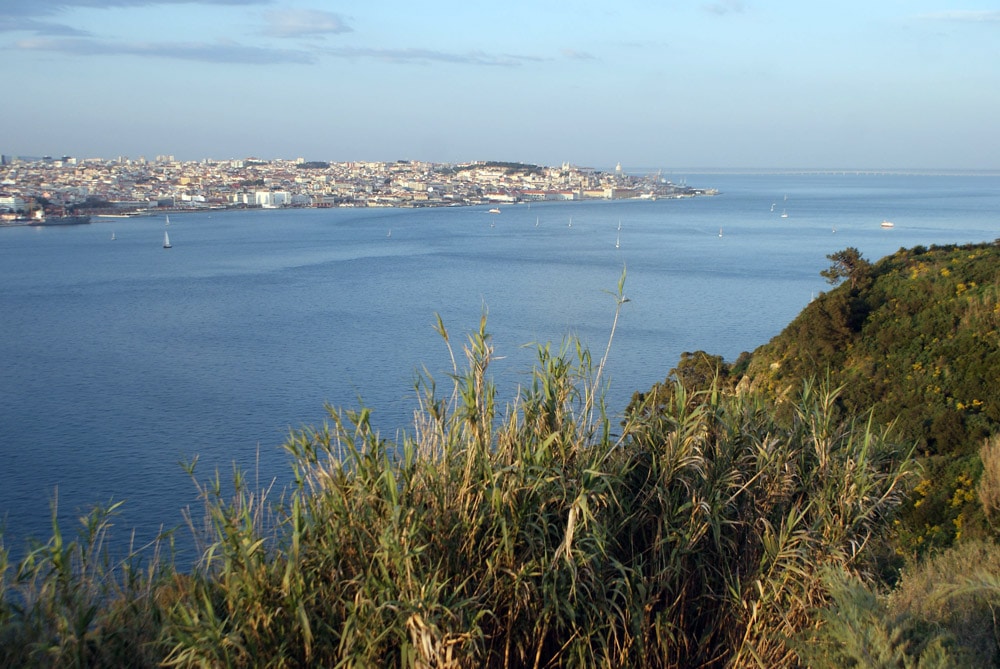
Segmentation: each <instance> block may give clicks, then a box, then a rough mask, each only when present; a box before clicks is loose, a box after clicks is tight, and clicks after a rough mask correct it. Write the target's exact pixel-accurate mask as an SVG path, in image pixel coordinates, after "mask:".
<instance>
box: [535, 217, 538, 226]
mask: <svg viewBox="0 0 1000 669" xmlns="http://www.w3.org/2000/svg"><path fill="white" fill-rule="evenodd" d="M535 227H536V228H537V227H538V217H537V216H535Z"/></svg>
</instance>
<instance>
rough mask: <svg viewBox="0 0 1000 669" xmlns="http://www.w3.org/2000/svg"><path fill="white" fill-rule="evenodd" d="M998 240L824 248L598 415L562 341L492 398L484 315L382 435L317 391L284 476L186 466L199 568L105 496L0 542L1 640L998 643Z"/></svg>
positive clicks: (584, 354)
mask: <svg viewBox="0 0 1000 669" xmlns="http://www.w3.org/2000/svg"><path fill="white" fill-rule="evenodd" d="M998 256H1000V246H998V245H976V246H962V247H940V248H931V249H913V250H909V251H907V250H900V251H899V252H897V253H896V254H894V255H892V256H889V257H887V258H885V259H883V260H881V261H879V262H877V263H873V264H872V263H868V262H867V261H865V260H864V259H863V258H861V256H860V254H855V253H854V252H852V250H851V249H848V250H847V251H845V252H841V253H838V254H832V255H831V256H830V259H831V261H832V262H833V263H834V264H833V265H832V266H831V269H830V270H828V274H826V275H827V276H828V278H830V279H832V280H833V282H834V283H837V282H840V281H843V283H842V285H839V286H838V287H836V288H834V289H833V290H831V291H830V292H829V293H827V294H823V295H821V296H820V297H819V298H817V299H816V300H815V301H814V302H813V303H812V304H810V305H809V307H808V308H807V309H805V310H804V311H803V312H802V314H800V316H799V317H798V318H796V319H795V321H793V322H792V324H790V325H789V327H788V328H786V330H785V331H784V332H783V333H781V334H780V335H779V336H778V337H776V338H775V339H774V340H772V341H771V342H770V343H769V344H767V345H766V346H763V347H761V348H760V349H758V350H757V351H755V352H754V353H753V354H745V355H743V356H741V357H740V359H739V360H737V361H736V362H735V363H733V364H727V363H726V362H725V361H723V360H722V359H721V358H720V357H718V356H713V355H710V354H708V353H705V352H703V351H698V352H694V353H685V354H684V355H683V356H682V357H681V360H680V361H679V363H678V366H677V367H676V368H675V369H674V370H672V371H671V373H670V375H669V377H668V378H667V380H666V381H665V382H664V383H660V384H656V385H655V386H654V387H653V388H651V389H650V390H649V391H648V392H643V393H637V394H636V395H635V396H634V397H633V400H632V403H631V404H630V406H629V407H628V409H627V411H626V413H625V416H624V419H623V420H622V422H621V423H620V425H617V426H615V425H613V424H612V422H611V421H610V420H609V419H608V416H607V414H606V412H605V410H604V407H603V403H602V399H601V398H602V392H601V389H602V381H601V373H602V370H603V367H604V360H601V361H600V362H599V363H598V364H597V365H596V370H595V368H594V366H593V364H592V360H591V357H590V354H589V352H588V351H586V350H584V349H582V348H581V347H580V346H579V345H578V344H575V343H573V342H570V343H568V344H567V345H565V346H564V347H563V348H562V349H561V350H559V351H558V352H553V351H552V350H551V347H550V346H542V347H539V349H538V357H537V363H536V365H535V369H534V370H533V375H532V380H531V382H530V383H529V384H528V385H527V386H526V387H525V388H523V389H522V390H521V391H519V393H518V395H517V396H516V397H514V398H513V399H511V400H510V401H509V402H508V403H507V404H506V405H503V406H501V405H500V404H499V403H498V398H497V397H496V392H495V389H494V388H493V386H492V383H491V382H490V377H489V373H488V370H489V366H490V362H491V359H492V348H491V346H490V338H489V335H488V334H487V332H486V329H485V318H484V320H483V323H482V324H481V326H480V329H479V331H478V332H476V333H474V334H473V335H471V336H470V337H469V339H468V341H467V343H466V345H465V347H464V350H465V355H466V365H465V369H464V371H460V370H459V367H458V365H457V363H454V355H452V360H453V365H454V374H453V377H452V383H451V384H450V392H449V393H448V394H447V395H446V396H444V397H442V396H441V395H440V394H439V393H438V390H437V385H436V383H435V381H434V380H433V379H431V378H429V377H426V376H425V377H423V378H422V379H421V380H420V381H419V382H418V385H417V389H418V396H419V397H420V400H419V405H418V407H417V411H416V412H415V418H414V423H413V426H412V431H411V432H410V433H408V434H406V435H404V436H402V437H400V439H399V440H398V441H395V442H390V441H387V440H385V439H384V438H382V437H381V435H380V434H379V432H378V431H377V430H376V429H375V428H374V426H373V425H372V423H371V420H370V417H371V414H370V412H369V411H368V410H367V409H365V408H361V409H358V410H356V411H340V410H335V409H333V408H330V409H329V423H328V424H326V425H324V426H322V427H318V428H310V429H304V430H301V431H298V432H296V433H294V434H293V435H292V436H291V437H290V439H289V441H288V443H287V444H286V448H287V450H288V452H289V454H290V457H291V462H292V466H293V469H294V474H295V477H294V478H295V485H294V486H292V487H291V489H289V490H287V491H284V492H283V493H282V494H280V495H279V496H277V497H275V496H274V494H273V493H272V491H270V490H256V489H253V488H252V487H250V486H249V485H248V484H247V482H246V480H245V478H244V476H243V474H242V473H241V472H236V473H235V475H234V481H233V483H234V486H233V487H234V489H235V493H234V495H233V496H232V497H231V498H228V497H227V496H224V495H223V493H222V490H223V485H222V483H221V481H220V477H219V476H218V475H216V476H215V477H214V478H213V479H211V480H210V481H208V482H207V483H197V480H196V483H197V485H198V486H199V490H200V491H201V493H202V495H203V497H204V499H205V509H206V522H205V524H204V526H203V527H202V526H199V528H200V529H199V530H198V532H197V536H198V538H199V540H200V542H201V545H202V552H201V554H202V559H201V562H200V563H199V565H198V567H197V568H196V569H194V570H193V571H191V572H190V573H181V572H179V571H178V570H177V569H176V568H175V567H174V566H173V565H172V564H171V563H170V562H169V561H168V560H163V559H161V557H160V555H159V553H158V552H157V551H156V550H155V549H147V550H146V551H136V552H135V553H134V554H132V555H130V556H128V557H127V558H126V559H124V560H122V561H118V562H113V561H112V560H111V558H110V557H109V555H108V553H107V551H106V550H105V549H104V540H105V535H106V532H107V529H108V527H109V523H110V519H111V518H112V517H113V514H114V512H115V510H116V509H115V508H110V509H98V510H95V511H94V512H93V513H92V514H91V515H90V516H88V517H87V518H84V519H83V524H82V525H81V530H80V533H79V535H78V536H77V538H76V539H74V540H72V541H65V540H64V539H63V537H62V533H61V530H60V528H59V527H58V525H57V524H56V523H55V522H54V523H53V534H52V537H51V538H50V539H49V541H48V542H47V543H46V544H44V545H38V546H35V547H34V548H33V549H32V550H31V551H30V552H29V554H28V556H27V557H26V558H25V559H24V560H22V561H20V562H19V563H18V564H17V565H8V564H7V557H6V553H4V552H3V551H2V549H0V579H2V581H0V586H2V593H3V594H2V599H0V665H4V666H7V665H12V666H80V667H82V666H118V665H121V664H128V665H130V666H157V665H160V664H165V665H167V666H179V667H187V666H236V667H239V666H251V665H252V666H268V667H271V666H273V667H293V666H344V667H348V666H350V667H367V666H408V667H464V666H477V667H478V666H497V667H521V666H534V667H555V666H587V667H590V666H605V667H611V666H614V667H619V666H624V667H690V666H704V667H750V666H753V667H762V666H766V667H782V666H814V667H825V666H829V667H833V666H837V667H840V666H864V667H869V666H871V667H950V666H995V665H996V664H997V663H998V662H1000V652H998V650H1000V648H998V645H997V639H998V638H1000V629H998V628H997V623H996V620H995V616H994V613H993V612H994V610H995V607H996V605H997V604H998V603H1000V576H998V573H1000V549H998V547H997V546H996V545H995V544H994V543H993V538H994V537H995V528H996V527H997V526H998V523H1000V436H997V435H998V434H1000V431H998V430H997V429H996V428H997V422H998V421H1000V406H998V404H997V403H998V402H1000V398H998V397H997V396H996V393H995V392H993V391H995V384H996V379H997V378H1000V342H998V336H1000V335H998V333H1000V300H998V299H997V298H998V286H1000V279H998V272H1000V263H998V260H1000V258H998ZM623 282H624V277H623ZM622 291H623V285H622V284H620V285H619V293H618V308H619V309H620V308H621V307H622V305H623V304H624V302H625V301H626V300H625V299H624V297H623V295H622ZM617 315H618V312H617V311H616V318H615V322H617ZM439 331H440V334H441V336H442V337H443V339H444V341H445V342H446V344H447V345H448V350H449V352H451V343H450V336H449V334H448V332H447V331H446V330H445V328H444V327H443V325H442V324H440V322H439ZM605 355H607V354H605ZM191 473H192V476H194V465H193V464H192V465H191ZM897 512H899V513H898V514H897ZM192 527H194V523H192ZM150 551H151V553H150Z"/></svg>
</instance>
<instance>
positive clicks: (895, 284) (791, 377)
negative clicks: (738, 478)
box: [654, 241, 1000, 555]
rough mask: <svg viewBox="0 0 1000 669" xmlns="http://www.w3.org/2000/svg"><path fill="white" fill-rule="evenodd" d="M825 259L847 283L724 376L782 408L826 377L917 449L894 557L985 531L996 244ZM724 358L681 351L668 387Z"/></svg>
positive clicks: (699, 379)
mask: <svg viewBox="0 0 1000 669" xmlns="http://www.w3.org/2000/svg"><path fill="white" fill-rule="evenodd" d="M829 257H830V259H831V260H832V261H833V265H832V266H831V269H830V270H826V271H824V272H823V275H824V276H827V277H828V278H829V279H830V280H831V281H832V282H834V283H838V282H841V281H842V283H840V285H838V286H837V287H836V288H833V289H831V290H830V291H829V292H826V293H823V294H821V295H820V296H819V297H817V298H816V299H815V300H813V302H811V303H810V304H809V305H808V306H807V307H806V308H805V309H804V310H803V311H802V312H801V313H800V314H799V315H798V317H796V318H795V320H793V321H792V322H791V323H790V324H789V325H788V326H787V327H786V328H785V329H784V330H783V331H782V332H781V333H780V334H779V335H777V336H776V337H774V339H772V340H771V341H770V342H768V343H767V344H765V345H764V346H761V347H760V348H758V349H757V350H756V351H754V352H753V353H752V354H750V355H749V356H747V355H744V356H743V357H741V359H740V360H738V361H737V362H736V363H735V364H733V365H721V367H720V373H721V375H722V377H723V378H724V379H725V380H726V381H727V383H729V384H731V385H735V384H737V383H739V384H742V386H743V387H747V386H749V387H751V388H753V389H756V390H761V391H763V392H764V394H765V395H767V396H769V397H771V398H772V399H775V400H778V401H779V402H780V401H781V400H782V399H783V398H785V397H787V396H788V395H789V393H790V392H792V391H793V390H794V389H795V388H798V387H799V386H800V384H801V382H802V380H803V379H809V378H816V379H826V378H829V380H830V382H831V384H832V385H834V386H843V390H842V392H841V402H842V408H843V409H844V410H845V411H846V413H848V414H858V413H864V412H866V411H868V410H869V409H872V410H873V414H874V418H875V419H876V421H878V422H879V423H882V424H889V423H892V424H893V426H894V427H893V429H894V432H893V434H894V435H895V437H896V438H897V439H899V440H901V441H903V442H904V443H911V444H915V445H916V455H917V456H918V458H919V460H920V462H921V464H922V465H923V474H922V476H923V479H922V481H921V483H920V484H919V485H918V486H917V488H916V491H915V494H914V496H913V499H912V500H911V502H910V504H909V506H908V509H907V510H906V511H905V512H904V517H903V519H902V522H901V524H900V526H899V536H898V537H897V551H898V552H902V553H904V554H910V555H915V554H920V553H922V552H923V551H924V550H925V549H926V548H927V547H932V546H937V547H941V546H947V545H950V544H952V543H953V542H955V541H956V540H959V539H961V538H963V537H966V538H969V537H976V536H985V535H987V534H988V533H989V532H988V528H987V526H986V523H985V521H984V518H983V514H982V511H981V509H980V505H979V502H978V499H977V496H976V492H975V486H976V483H977V481H978V479H979V477H980V474H981V472H982V464H981V463H980V459H979V455H978V452H979V449H980V448H981V447H982V445H983V443H984V440H985V439H986V438H987V437H988V436H989V435H991V434H996V433H997V432H1000V430H998V426H1000V392H998V388H1000V241H998V242H994V243H992V244H976V245H963V246H941V247H931V248H924V247H916V248H913V249H900V250H899V251H897V252H896V253H894V254H892V255H890V256H887V257H885V258H882V259H881V260H879V261H877V262H874V263H869V262H868V261H867V260H865V259H863V258H861V256H860V254H859V253H857V251H856V249H847V250H845V251H841V252H838V253H836V254H831V256H829ZM719 362H721V360H720V359H719V358H717V357H714V356H708V355H707V354H701V353H700V352H699V354H685V356H684V357H683V358H682V360H681V362H680V364H679V365H678V368H677V369H675V370H673V372H672V374H671V375H672V377H673V378H672V380H684V381H685V382H686V385H688V386H689V387H692V386H693V387H697V386H698V385H700V384H703V383H704V382H705V381H706V379H708V378H709V377H710V376H711V375H712V374H713V373H714V368H715V367H719V365H718V363H719ZM688 381H690V382H691V383H687V382H688ZM655 390H656V389H655V388H654V391H655Z"/></svg>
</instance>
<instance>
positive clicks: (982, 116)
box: [0, 0, 1000, 170]
mask: <svg viewBox="0 0 1000 669" xmlns="http://www.w3.org/2000/svg"><path fill="white" fill-rule="evenodd" d="M0 50H2V52H3V54H2V57H3V60H4V63H5V66H4V68H3V71H4V74H5V76H4V83H3V88H4V91H5V94H4V96H3V98H4V99H3V101H2V102H0V152H3V153H7V154H23V155H43V154H48V155H72V156H77V157H81V158H87V157H115V156H119V155H123V156H130V157H138V156H140V155H144V156H146V157H153V156H155V155H157V154H173V155H175V156H176V157H177V158H178V159H182V160H194V159H200V158H237V157H247V156H257V157H261V158H280V157H283V158H295V157H303V158H306V159H307V160H331V161H341V160H398V159H414V160H429V161H435V162H462V161H468V160H511V161H522V162H530V163H538V164H546V165H554V164H559V163H562V162H565V161H568V162H572V163H575V164H578V165H590V166H596V167H608V166H613V165H614V164H615V163H617V162H619V161H620V162H621V163H622V165H623V166H624V167H625V168H626V169H628V168H629V167H630V166H631V167H664V168H670V167H684V168H693V167H746V168H773V167H805V168H830V167H844V168H871V169H891V168H914V169H921V168H922V169H933V168H945V169H971V170H975V169H996V168H1000V3H998V2H980V1H976V0H957V4H956V1H955V0H934V1H924V0H862V1H854V0H842V1H841V2H838V3H826V2H824V3H814V2H803V1H802V0H795V1H794V2H792V1H780V2H779V1H770V2H768V1H764V0H759V1H755V0H703V1H702V0H689V1H688V2H674V1H673V0H618V1H617V2H607V1H603V2H591V1H590V0H578V1H575V2H555V1H553V0H548V1H546V0H542V1H541V2H539V1H538V0H535V1H533V2H528V1H522V0H510V1H507V2H488V3H486V2H484V3H480V2H470V1H469V0H461V1H454V2H452V1H450V0H449V1H445V2H424V3H420V2H414V1H413V0H408V1H406V2H402V1H397V0H366V2H363V3H362V2H358V1H357V0H355V1H354V2H337V1H333V2H331V1H327V0H303V1H302V2H298V1H288V0H110V1H100V0H0Z"/></svg>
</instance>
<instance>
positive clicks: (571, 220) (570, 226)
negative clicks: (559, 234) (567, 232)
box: [566, 216, 573, 228]
mask: <svg viewBox="0 0 1000 669" xmlns="http://www.w3.org/2000/svg"><path fill="white" fill-rule="evenodd" d="M566 227H567V228H572V227H573V217H572V216H570V217H569V225H567V226H566Z"/></svg>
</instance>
